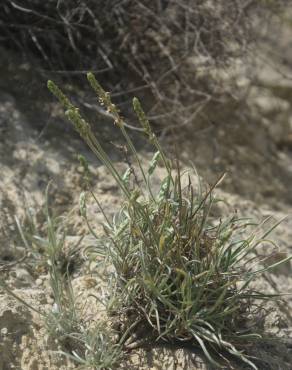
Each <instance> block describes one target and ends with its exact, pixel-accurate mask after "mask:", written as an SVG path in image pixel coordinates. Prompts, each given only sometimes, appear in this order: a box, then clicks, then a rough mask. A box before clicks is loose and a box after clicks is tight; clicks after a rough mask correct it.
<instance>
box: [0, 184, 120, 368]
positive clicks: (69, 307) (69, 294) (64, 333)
mask: <svg viewBox="0 0 292 370" xmlns="http://www.w3.org/2000/svg"><path fill="white" fill-rule="evenodd" d="M48 193H49V185H48V187H47V190H46V205H45V216H46V223H45V226H44V230H43V232H42V233H40V232H39V231H38V228H37V226H36V225H35V223H34V220H33V217H32V214H31V213H28V215H27V217H28V220H27V223H28V225H27V226H26V229H23V227H22V226H21V224H20V222H19V220H18V219H16V223H17V227H18V230H19V233H20V236H21V238H22V240H23V243H24V245H25V246H26V248H27V251H28V253H29V254H30V256H31V257H32V258H31V259H32V261H30V263H31V264H32V265H34V267H35V269H36V270H37V272H39V271H38V270H39V269H40V267H41V268H42V269H43V268H44V269H45V270H46V271H48V274H49V285H50V288H51V294H52V297H53V299H54V303H53V305H52V307H51V308H50V309H49V310H47V309H42V308H37V307H34V306H32V305H31V304H29V303H28V302H26V300H24V299H22V298H21V297H19V296H18V295H17V294H15V293H14V291H13V289H12V288H11V287H9V286H8V285H7V284H6V282H5V281H3V280H1V279H0V287H2V288H3V289H4V290H6V291H7V292H8V294H10V295H11V296H12V297H14V298H15V299H16V300H18V301H19V302H21V303H22V304H23V305H25V306H26V307H27V308H28V309H30V310H33V311H35V312H36V313H38V314H39V315H40V316H41V317H42V319H43V322H44V324H45V327H46V331H47V333H48V337H49V339H50V340H51V341H53V342H55V344H56V345H57V347H58V351H57V353H58V354H60V355H62V356H66V357H67V358H69V359H71V360H73V361H74V362H76V363H77V364H78V365H79V368H80V369H89V368H91V369H96V370H104V369H107V370H111V369H115V368H116V366H117V363H118V361H119V360H120V359H121V357H122V355H123V352H122V348H121V345H120V343H117V342H116V341H115V340H114V333H113V332H112V331H110V330H109V329H108V328H106V325H105V324H104V323H102V322H96V323H95V322H94V323H92V322H91V321H89V320H87V319H85V317H84V315H83V312H84V311H83V310H84V308H85V307H84V304H85V303H81V302H80V300H79V299H78V297H77V296H76V295H75V294H74V292H73V287H72V284H71V272H72V271H71V270H72V263H73V262H72V260H73V259H74V258H75V252H76V250H77V249H78V245H79V243H77V245H76V246H75V247H73V250H72V251H71V252H70V251H69V253H68V252H67V251H66V250H65V240H66V219H65V218H60V217H54V216H52V215H51V214H50V212H49V206H48V201H49V200H48ZM80 241H81V240H80ZM80 241H79V242H80Z"/></svg>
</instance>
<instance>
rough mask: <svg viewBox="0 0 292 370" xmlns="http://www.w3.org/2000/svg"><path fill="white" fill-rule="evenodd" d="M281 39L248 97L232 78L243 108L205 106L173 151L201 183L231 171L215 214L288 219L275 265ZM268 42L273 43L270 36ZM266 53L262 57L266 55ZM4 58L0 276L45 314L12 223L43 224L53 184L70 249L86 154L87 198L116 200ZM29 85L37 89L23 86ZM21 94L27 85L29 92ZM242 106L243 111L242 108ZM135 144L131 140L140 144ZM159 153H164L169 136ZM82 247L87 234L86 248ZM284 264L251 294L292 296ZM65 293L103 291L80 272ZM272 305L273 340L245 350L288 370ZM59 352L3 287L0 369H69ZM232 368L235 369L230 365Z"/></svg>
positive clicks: (194, 364)
mask: <svg viewBox="0 0 292 370" xmlns="http://www.w3.org/2000/svg"><path fill="white" fill-rule="evenodd" d="M288 39H289V38H287V37H286V38H281V43H280V44H281V45H280V46H281V48H280V46H279V43H278V44H277V47H278V49H277V50H278V51H279V50H280V51H283V53H284V51H285V55H284V56H283V54H281V55H279V52H278V54H277V55H276V53H274V54H275V55H274V54H273V56H272V59H271V60H272V62H273V65H272V66H271V65H269V64H265V65H264V67H263V64H260V57H261V55H260V54H259V64H260V65H261V66H262V67H261V69H260V71H259V72H258V73H257V74H256V75H257V83H256V84H254V85H253V86H252V87H251V88H249V89H247V87H248V84H249V81H248V80H242V79H240V78H239V79H238V82H237V83H238V88H241V89H245V91H246V90H248V91H249V93H248V96H247V98H246V99H245V101H244V103H243V100H240V101H239V102H238V104H236V105H233V106H231V107H230V106H228V104H227V105H226V111H225V110H224V109H222V108H216V107H214V112H213V113H212V114H213V116H214V119H213V120H212V122H211V124H210V125H208V126H206V129H205V128H204V129H201V127H199V128H198V129H196V130H190V129H187V130H186V131H185V132H184V133H182V134H181V133H180V135H178V143H177V145H178V148H179V149H180V153H181V159H182V161H183V163H184V164H185V165H188V164H189V162H190V161H192V162H193V163H194V164H195V165H196V166H197V168H198V169H199V172H200V175H202V176H203V177H204V178H205V179H207V181H209V182H212V181H214V179H215V178H216V177H218V175H220V174H221V173H222V172H224V171H226V170H227V171H228V176H227V179H226V181H225V183H224V184H223V185H222V187H221V188H220V189H219V190H218V194H219V196H220V197H222V198H224V200H226V205H225V206H224V207H223V206H222V208H220V209H218V212H220V214H222V215H223V216H224V215H228V214H230V212H233V211H234V210H235V209H236V210H237V211H238V213H239V214H241V215H243V216H248V217H252V218H254V219H255V220H256V221H258V222H260V221H262V220H263V218H264V217H266V216H269V215H272V216H273V219H274V220H276V221H277V220H280V219H281V218H283V216H285V215H287V216H288V217H287V219H286V220H285V221H283V222H282V223H281V224H280V225H279V227H278V228H277V229H276V230H275V231H274V233H273V235H272V238H273V240H274V241H275V242H276V243H277V244H278V246H279V251H278V252H277V253H275V254H274V256H273V258H274V260H273V261H277V259H279V258H280V257H286V256H288V255H290V254H292V216H291V206H292V193H291V191H290V188H291V181H292V118H291V117H292V79H291V78H289V76H291V77H292V69H291V68H290V69H289V67H287V65H289V63H288V62H290V66H291V65H292V54H291V53H292V47H291V44H290V49H289V47H288V46H289V42H288V41H287V42H286V43H285V40H288ZM269 42H270V43H271V42H274V43H276V40H275V41H273V40H269ZM282 44H283V45H282ZM272 49H273V48H269V50H268V51H267V50H265V56H266V57H267V55H268V56H269V55H270V54H269V53H271V50H272ZM289 50H290V52H289ZM1 58H2V63H1V65H0V75H1V80H0V276H1V278H4V279H5V280H6V282H7V283H8V284H9V286H10V287H11V288H12V290H13V292H14V293H15V294H17V295H18V296H19V297H21V298H22V299H24V300H25V301H27V302H28V303H29V304H31V305H32V306H33V307H47V309H48V310H49V309H51V306H52V304H53V299H52V297H51V292H50V290H49V287H48V277H47V275H46V272H45V271H35V270H34V269H32V267H31V263H30V261H29V260H27V259H22V258H23V256H25V254H26V248H25V247H24V245H23V243H22V241H21V238H20V236H19V233H18V231H17V228H16V222H15V216H16V217H17V218H18V219H19V220H20V222H24V221H25V214H26V212H27V210H31V212H33V213H34V214H35V217H36V219H37V222H38V224H39V225H41V224H42V222H43V218H42V215H41V212H40V211H39V210H40V209H41V208H42V206H43V204H44V199H45V195H44V194H45V189H46V186H47V184H48V182H49V181H50V180H53V182H52V185H51V188H50V203H51V204H52V205H53V208H54V210H55V212H56V213H57V214H68V212H72V213H71V216H70V222H69V228H68V238H67V239H68V241H67V242H68V245H69V246H70V243H71V244H72V243H75V241H76V240H77V239H78V238H79V236H80V235H82V233H86V232H87V230H86V227H85V225H84V224H83V223H82V220H81V218H80V216H79V214H78V211H77V205H78V199H79V194H80V192H81V191H82V188H83V180H82V179H83V169H82V167H80V164H79V163H78V160H77V158H76V155H77V154H78V153H82V154H85V155H86V156H87V158H88V159H89V161H90V163H91V165H90V171H91V173H92V177H93V179H94V184H95V189H96V193H97V194H98V196H99V199H100V201H101V202H102V204H103V206H104V208H105V210H106V212H108V213H109V214H113V213H114V212H115V211H116V210H117V209H118V205H119V201H120V197H119V193H118V189H117V187H116V186H115V184H114V182H113V180H112V179H111V178H110V177H109V175H108V174H107V172H106V171H105V169H104V168H103V166H101V165H100V163H98V161H97V160H96V159H95V158H94V157H93V156H92V155H91V154H90V152H89V151H88V150H87V149H86V147H85V144H83V143H82V141H81V140H80V139H79V138H78V136H77V135H76V134H75V133H74V132H73V131H72V129H71V128H70V126H67V125H65V123H64V121H63V120H62V119H61V118H60V111H59V107H58V105H57V104H56V103H53V99H51V100H50V98H48V96H47V93H46V92H45V87H43V86H44V81H41V82H40V84H39V85H38V82H37V81H35V80H34V75H33V73H32V71H31V70H30V69H29V66H27V65H19V64H18V63H17V61H16V60H17V59H16V57H15V56H12V55H10V56H7V55H5V56H4V54H3V53H2V55H1ZM11 60H12V61H13V62H11ZM275 65H276V66H278V68H275ZM279 69H280V70H281V73H280V72H279V71H278V70H279ZM21 81H22V82H21ZM29 81H34V84H33V85H29V83H30V82H29ZM26 89H29V91H27V94H26V93H25V91H26ZM38 89H39V90H40V91H38ZM42 89H43V90H42ZM40 96H41V98H42V99H40V98H39V97H40ZM230 104H231V103H230ZM232 104H234V103H232ZM242 104H245V110H243V108H242ZM230 111H232V112H233V113H232V114H230ZM227 112H228V114H227ZM242 112H248V114H246V115H244V114H243V113H242ZM95 130H96V132H97V134H98V135H100V136H101V137H102V139H103V141H104V142H105V145H106V147H107V149H108V150H109V151H110V152H111V156H112V158H113V159H114V160H115V161H117V162H119V161H121V162H122V157H121V154H120V153H119V150H118V149H116V146H113V145H112V143H111V141H114V142H115V143H119V135H118V134H117V133H116V131H115V129H114V128H113V126H112V125H111V124H110V123H109V122H107V121H104V120H103V121H102V122H100V123H99V124H98V127H96V128H95ZM135 140H136V142H139V143H140V141H139V140H140V139H139V138H138V137H137V139H135ZM165 145H166V146H167V145H168V144H167V140H166V141H165ZM138 146H139V147H141V148H142V149H141V155H142V157H143V158H144V161H145V163H146V162H147V159H149V158H151V153H149V150H148V148H147V147H146V146H145V145H144V146H143V145H140V144H138ZM120 166H121V167H122V166H123V163H121V164H120ZM159 173H160V172H159V171H158V175H157V176H158V179H159ZM90 212H91V215H92V218H94V222H95V225H97V230H99V231H101V227H100V226H98V225H100V223H101V222H102V217H101V214H100V213H99V212H98V210H97V209H95V208H94V207H93V206H92V207H91V209H90ZM89 242H90V241H88V239H86V238H85V239H84V240H83V246H84V247H85V246H86V243H89ZM261 252H262V253H265V251H261ZM273 261H271V262H273ZM291 268H292V264H291V263H287V264H286V265H283V266H281V267H279V268H277V269H276V270H275V271H273V272H271V273H268V274H266V275H264V276H263V277H262V278H261V279H260V280H259V281H258V286H257V287H258V288H259V289H263V290H265V291H270V292H275V291H276V292H283V293H290V294H291V293H292V275H291ZM73 287H74V289H75V290H76V291H78V292H82V293H81V297H82V299H85V300H86V299H88V300H89V301H88V302H89V303H88V305H89V306H90V305H91V303H90V298H89V295H90V293H95V294H97V292H99V290H100V289H102V286H101V285H100V284H99V280H98V277H97V276H95V275H94V274H93V273H92V272H90V270H88V269H87V267H86V266H83V267H80V268H79V269H77V271H76V273H75V275H74V279H73ZM90 307H91V306H90ZM271 307H272V313H271V315H270V318H269V319H268V320H267V322H266V324H265V325H266V330H267V331H270V332H272V333H274V334H277V335H278V336H279V337H280V338H281V340H279V343H277V344H273V345H269V346H268V345H265V346H259V347H257V348H254V349H252V350H251V352H252V353H253V354H255V355H256V356H257V357H258V358H260V362H259V369H270V370H276V369H279V370H289V369H292V339H291V338H292V299H291V297H289V296H287V297H283V301H279V302H276V303H275V304H274V305H273V306H271ZM57 349H58V348H57V347H56V344H55V343H51V342H50V340H49V339H48V338H47V334H46V332H45V330H44V327H43V324H42V321H41V318H40V317H39V315H38V314H36V313H35V312H33V311H30V310H29V309H27V308H26V307H25V306H23V305H22V304H21V303H19V302H18V301H16V300H15V299H13V297H11V296H9V295H8V294H7V293H6V292H5V291H1V290H0V370H10V369H22V370H37V369H42V370H45V369H50V370H54V369H71V368H74V365H73V364H72V363H71V362H70V361H69V360H68V361H67V360H65V359H64V358H63V357H61V356H60V355H58V354H56V352H55V351H56V350H57ZM123 366H124V368H125V369H137V370H138V369H139V370H142V369H145V370H146V369H153V370H154V369H156V370H158V369H165V370H168V369H177V370H182V369H194V370H195V369H207V368H208V365H207V364H206V362H205V361H204V357H203V355H202V354H201V353H200V352H199V351H196V352H193V351H191V350H190V349H177V348H170V347H161V348H153V349H151V350H147V351H145V350H138V351H136V352H133V353H132V354H131V355H130V356H129V358H128V359H127V360H125V364H124V365H123ZM234 368H235V369H243V368H242V367H240V365H238V364H237V365H234Z"/></svg>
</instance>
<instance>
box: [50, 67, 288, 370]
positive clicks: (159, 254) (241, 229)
mask: <svg viewBox="0 0 292 370" xmlns="http://www.w3.org/2000/svg"><path fill="white" fill-rule="evenodd" d="M87 77H88V81H89V83H90V85H91V87H92V88H93V90H94V91H95V92H96V94H97V96H98V99H99V102H100V103H101V104H102V105H103V106H104V107H105V109H106V110H107V111H108V112H109V113H110V114H111V116H112V117H113V118H114V122H115V124H116V126H117V127H118V128H119V129H120V130H121V132H122V134H123V136H124V138H125V141H126V143H127V146H128V149H129V151H130V152H131V153H132V155H133V157H134V159H135V161H136V165H137V168H138V169H139V177H141V181H142V184H141V183H140V181H137V178H138V177H137V174H136V173H133V169H132V168H129V169H128V170H127V171H126V173H124V174H120V173H119V172H118V171H117V169H116V168H115V166H114V163H113V162H112V161H111V160H110V158H109V156H108V155H107V153H106V152H105V151H104V149H103V147H102V144H101V143H100V142H99V140H98V139H97V138H96V137H95V135H94V133H93V131H92V129H91V127H90V124H89V123H88V122H87V121H86V120H85V119H84V118H83V117H82V115H81V114H80V112H79V109H78V108H77V107H75V106H74V105H73V104H72V103H71V102H70V101H69V99H68V98H67V97H66V96H65V95H64V94H63V92H62V91H61V90H60V89H59V88H58V87H57V86H56V85H55V84H54V83H53V82H52V81H49V82H48V88H49V89H50V91H51V92H52V93H53V94H54V95H55V96H56V97H57V98H58V99H59V101H60V102H61V104H62V105H63V106H64V108H65V109H66V116H67V117H68V118H69V120H70V121H71V122H72V123H73V125H74V127H75V129H76V130H77V132H79V134H80V135H81V137H82V138H83V139H84V140H85V142H86V143H87V144H88V146H89V147H90V148H91V150H92V151H93V152H94V153H95V155H96V156H97V157H98V159H99V160H100V161H101V162H102V163H103V164H104V165H105V166H106V167H107V168H108V170H109V171H110V173H111V175H112V176H113V178H114V179H115V180H116V182H117V184H118V186H119V188H120V190H121V192H122V194H123V197H124V201H123V204H122V206H121V209H120V211H119V212H118V213H117V214H116V215H115V217H114V218H113V219H112V220H110V219H109V218H108V217H107V216H106V215H105V233H106V239H100V238H97V239H98V243H97V244H98V247H97V248H96V253H98V254H100V255H102V256H103V257H104V258H105V259H106V260H107V261H108V262H109V263H110V264H111V265H113V266H114V273H113V280H114V284H113V286H114V291H113V294H112V295H113V297H114V298H112V299H111V302H110V303H111V310H112V312H114V313H116V314H118V315H121V316H122V315H123V316H124V317H125V319H126V320H125V322H126V325H128V328H130V327H131V328H132V329H131V330H132V331H134V329H133V328H137V327H139V328H140V331H141V328H142V329H143V328H144V329H145V331H147V330H148V332H149V328H150V333H151V339H152V340H153V339H154V340H155V341H160V340H163V341H167V342H177V341H179V342H183V343H185V342H187V343H191V344H193V345H198V346H200V347H201V349H202V350H203V352H204V354H205V355H206V357H207V358H208V360H209V361H210V362H211V363H212V364H213V365H215V366H216V367H220V366H221V365H220V364H219V363H218V360H216V359H215V358H214V353H217V354H218V355H219V357H222V358H224V357H225V354H226V353H229V354H230V355H232V356H235V357H236V358H237V359H240V360H241V361H243V362H245V363H247V364H248V365H249V366H251V367H252V368H253V369H257V367H256V365H255V364H254V363H253V361H252V359H251V358H249V357H248V356H247V355H246V353H245V351H244V350H243V348H244V346H246V345H247V344H248V343H250V342H251V341H257V340H259V339H260V338H261V334H262V333H261V331H260V329H259V328H257V327H254V326H253V327H251V326H250V321H251V319H254V318H255V317H256V315H258V313H259V310H260V308H259V307H261V305H260V304H259V303H258V302H259V301H263V302H265V301H267V300H271V299H273V298H275V296H274V295H269V294H266V293H264V292H258V291H256V290H254V289H253V288H251V285H252V283H253V282H254V281H255V280H256V279H257V277H258V276H259V275H260V274H262V273H263V272H265V271H268V270H270V269H272V268H274V267H275V266H277V265H279V264H280V263H284V262H286V261H288V260H289V259H290V258H291V257H288V258H286V259H284V260H282V261H279V262H277V263H275V264H273V265H271V266H268V267H255V265H256V264H255V260H256V258H257V257H256V256H257V253H256V249H257V246H258V245H259V244H260V243H261V242H262V241H263V240H265V241H266V239H267V236H268V235H269V233H270V232H271V231H272V230H273V229H274V227H276V226H277V225H274V226H273V227H272V228H270V230H268V231H267V232H265V233H264V235H262V236H259V237H258V236H257V235H258V234H257V232H256V231H257V230H258V229H255V230H254V231H252V232H251V233H250V235H249V236H244V234H245V232H246V228H247V227H248V226H251V222H250V220H247V219H240V218H238V217H237V216H236V215H235V214H234V215H231V216H230V217H229V218H226V219H224V220H223V219H221V218H220V219H218V218H217V219H214V218H213V217H212V216H211V215H212V207H213V205H214V204H215V203H216V202H218V200H217V199H216V197H215V196H214V189H215V188H216V186H218V184H219V183H220V182H221V181H222V180H223V177H224V175H223V176H221V178H220V179H219V180H218V181H217V182H216V183H215V184H214V185H213V186H211V187H206V186H203V184H202V183H201V182H200V180H199V178H198V176H197V175H196V174H195V175H196V176H195V177H196V178H197V183H196V185H194V181H193V178H194V173H191V171H184V172H182V171H181V169H180V165H179V163H178V161H177V160H176V161H170V160H169V159H168V158H167V156H166V155H165V153H164V152H163V150H162V148H161V145H160V143H159V141H158V139H157V137H156V135H155V134H154V133H153V131H152V130H151V127H150V124H149V122H148V120H147V117H146V115H145V113H144V111H143V109H142V107H141V104H140V102H139V101H138V100H137V99H134V101H133V107H134V110H135V112H136V114H137V116H138V118H139V121H140V123H141V126H142V129H143V131H144V134H145V135H146V137H147V138H148V140H149V141H150V142H151V143H152V145H153V147H154V148H155V154H154V156H153V159H152V161H151V163H150V164H149V167H148V169H146V170H145V169H144V168H143V165H142V163H141V160H140V158H139V155H138V153H137V151H136V149H135V146H134V144H133V142H132V140H131V138H130V136H129V135H128V133H127V131H126V128H125V127H126V125H125V122H124V120H123V119H122V117H121V115H120V113H119V110H118V109H117V107H116V106H115V105H114V104H113V103H112V101H111V98H110V95H109V93H107V92H105V91H104V90H103V88H102V87H101V86H100V85H99V83H98V82H97V81H96V79H95V77H94V75H93V74H92V73H89V74H88V75H87ZM158 163H162V165H163V167H164V169H165V173H166V175H165V178H164V179H163V181H162V182H161V184H160V189H159V190H158V191H157V192H154V190H153V186H152V182H151V178H152V176H153V173H154V172H155V169H156V168H157V165H158ZM84 199H85V198H84V197H82V202H81V214H82V215H83V217H84V218H85V220H86V221H87V223H88V224H89V222H88V220H87V216H86V205H85V201H84ZM95 199H96V201H97V204H98V206H99V207H100V208H101V211H102V212H103V210H102V207H101V205H100V204H99V202H98V199H97V198H96V197H95ZM258 266H260V265H258ZM129 330H130V329H129ZM142 333H143V330H142ZM142 336H143V334H142ZM144 336H145V334H144Z"/></svg>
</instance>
